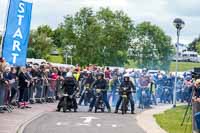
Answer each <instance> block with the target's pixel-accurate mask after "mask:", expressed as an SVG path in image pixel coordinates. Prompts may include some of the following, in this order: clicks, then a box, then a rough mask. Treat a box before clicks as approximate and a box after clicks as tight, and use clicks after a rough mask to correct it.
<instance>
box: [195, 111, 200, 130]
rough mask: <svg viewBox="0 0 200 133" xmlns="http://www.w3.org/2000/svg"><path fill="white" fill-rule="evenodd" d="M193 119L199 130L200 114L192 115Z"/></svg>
mask: <svg viewBox="0 0 200 133" xmlns="http://www.w3.org/2000/svg"><path fill="white" fill-rule="evenodd" d="M194 119H195V121H196V126H197V129H198V130H200V112H197V113H196V114H195V115H194Z"/></svg>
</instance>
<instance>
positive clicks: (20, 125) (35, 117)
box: [16, 112, 46, 133]
mask: <svg viewBox="0 0 200 133" xmlns="http://www.w3.org/2000/svg"><path fill="white" fill-rule="evenodd" d="M45 113H46V112H42V113H40V114H38V115H36V116H34V117H33V118H31V119H29V120H26V121H25V122H23V123H21V124H19V125H18V126H17V129H16V132H17V133H23V131H24V129H25V127H26V126H27V125H28V124H30V123H31V122H32V121H34V120H36V119H38V118H40V117H41V116H42V115H44V114H45Z"/></svg>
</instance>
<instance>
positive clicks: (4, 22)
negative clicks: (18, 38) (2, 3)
mask: <svg viewBox="0 0 200 133" xmlns="http://www.w3.org/2000/svg"><path fill="white" fill-rule="evenodd" d="M10 1H11V0H8V2H7V6H6V11H7V12H6V13H5V16H4V21H3V31H2V39H1V46H0V57H2V56H3V54H2V52H3V51H2V50H3V42H4V36H5V33H6V25H7V20H8V13H9V8H10Z"/></svg>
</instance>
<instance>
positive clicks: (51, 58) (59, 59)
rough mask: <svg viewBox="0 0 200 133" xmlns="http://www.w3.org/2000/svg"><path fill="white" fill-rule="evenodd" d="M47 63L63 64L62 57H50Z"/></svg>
mask: <svg viewBox="0 0 200 133" xmlns="http://www.w3.org/2000/svg"><path fill="white" fill-rule="evenodd" d="M48 61H49V62H52V63H63V57H62V56H60V55H59V56H55V55H50V56H49V59H48Z"/></svg>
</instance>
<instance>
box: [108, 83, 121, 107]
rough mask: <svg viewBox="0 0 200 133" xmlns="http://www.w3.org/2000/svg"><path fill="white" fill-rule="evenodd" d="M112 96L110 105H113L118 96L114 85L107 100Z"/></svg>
mask: <svg viewBox="0 0 200 133" xmlns="http://www.w3.org/2000/svg"><path fill="white" fill-rule="evenodd" d="M111 96H112V106H113V107H115V106H116V103H117V99H118V98H119V96H118V95H116V87H115V86H113V87H112V90H111V92H110V94H108V101H110V98H111Z"/></svg>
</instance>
